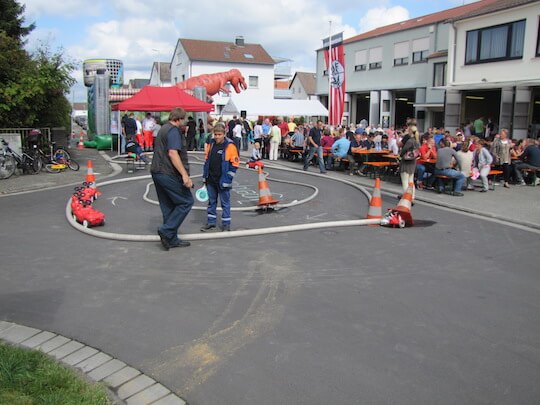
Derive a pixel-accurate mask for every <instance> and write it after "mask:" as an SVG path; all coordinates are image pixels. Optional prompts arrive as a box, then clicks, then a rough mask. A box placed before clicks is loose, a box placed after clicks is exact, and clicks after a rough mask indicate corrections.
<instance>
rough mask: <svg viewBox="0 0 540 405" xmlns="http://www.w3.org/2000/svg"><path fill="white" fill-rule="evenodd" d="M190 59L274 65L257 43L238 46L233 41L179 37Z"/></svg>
mask: <svg viewBox="0 0 540 405" xmlns="http://www.w3.org/2000/svg"><path fill="white" fill-rule="evenodd" d="M179 41H180V43H181V44H182V46H183V47H184V50H185V51H186V54H187V56H188V57H189V59H191V60H199V61H201V60H204V61H211V62H231V63H254V64H260V65H274V60H273V59H272V57H271V56H270V55H269V54H268V53H267V52H266V51H265V50H264V48H263V47H262V46H261V45H259V44H244V46H238V45H236V44H235V43H234V42H220V41H205V40H200V39H186V38H181V39H179Z"/></svg>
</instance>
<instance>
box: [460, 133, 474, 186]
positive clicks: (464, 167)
mask: <svg viewBox="0 0 540 405" xmlns="http://www.w3.org/2000/svg"><path fill="white" fill-rule="evenodd" d="M469 147H470V141H469V140H468V139H467V140H465V141H463V143H462V144H461V149H460V150H459V151H458V152H457V164H458V168H459V171H460V172H461V173H463V175H464V176H465V180H466V182H467V190H474V187H473V186H472V181H471V169H472V164H473V158H474V154H473V153H472V152H471V151H470V150H469Z"/></svg>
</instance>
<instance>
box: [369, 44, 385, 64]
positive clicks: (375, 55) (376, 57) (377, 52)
mask: <svg viewBox="0 0 540 405" xmlns="http://www.w3.org/2000/svg"><path fill="white" fill-rule="evenodd" d="M382 50H383V49H382V46H379V47H377V48H370V49H369V59H368V60H369V70H373V69H381V68H382Z"/></svg>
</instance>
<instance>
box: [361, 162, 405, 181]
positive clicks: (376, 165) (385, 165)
mask: <svg viewBox="0 0 540 405" xmlns="http://www.w3.org/2000/svg"><path fill="white" fill-rule="evenodd" d="M364 165H366V166H369V167H372V168H373V171H372V173H373V177H380V174H381V171H383V172H384V173H386V171H387V170H388V169H389V168H390V167H396V166H399V163H397V162H364Z"/></svg>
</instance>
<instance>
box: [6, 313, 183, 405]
mask: <svg viewBox="0 0 540 405" xmlns="http://www.w3.org/2000/svg"><path fill="white" fill-rule="evenodd" d="M0 340H2V341H4V342H6V343H8V344H11V345H14V346H20V347H23V348H27V349H32V350H40V351H42V352H43V353H45V354H47V355H48V356H50V357H51V358H53V359H54V360H56V361H57V362H59V363H61V364H62V365H64V366H66V367H69V368H73V369H75V370H76V371H78V372H80V373H82V374H83V375H85V376H86V377H87V378H88V379H89V380H91V381H93V382H97V383H102V384H104V385H105V387H106V388H107V390H108V391H109V394H110V396H111V398H112V399H114V400H115V402H116V403H118V404H127V405H149V404H153V405H187V403H186V401H184V400H183V399H182V398H180V397H178V396H177V395H176V394H174V393H173V392H171V391H170V390H169V389H168V388H166V387H165V386H163V385H162V384H160V383H159V382H157V381H155V380H154V379H152V378H150V377H148V376H147V375H145V374H143V373H142V372H141V371H139V370H137V369H135V368H133V367H130V366H129V365H127V364H126V363H124V362H123V361H121V360H118V359H115V358H113V357H112V356H110V355H108V354H106V353H104V352H102V351H100V350H98V349H95V348H93V347H90V346H87V345H85V344H83V343H80V342H78V341H76V340H72V339H70V338H67V337H65V336H61V335H57V334H55V333H52V332H48V331H43V330H40V329H35V328H30V327H28V326H23V325H19V324H16V323H13V322H6V321H0Z"/></svg>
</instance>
